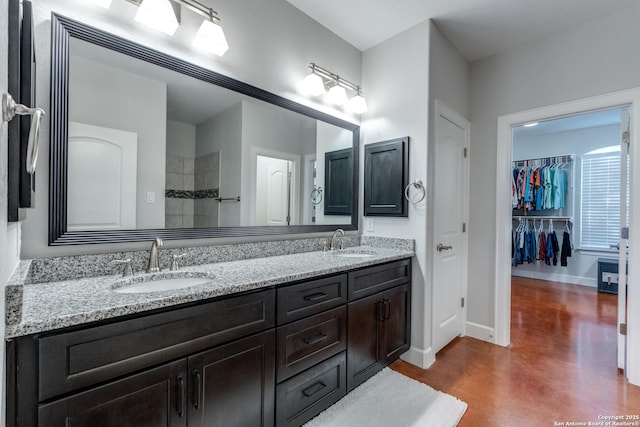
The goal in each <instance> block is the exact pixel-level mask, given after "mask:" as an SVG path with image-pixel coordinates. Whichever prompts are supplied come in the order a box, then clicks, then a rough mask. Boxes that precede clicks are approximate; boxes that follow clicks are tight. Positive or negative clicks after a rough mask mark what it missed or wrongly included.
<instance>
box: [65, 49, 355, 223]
mask: <svg viewBox="0 0 640 427" xmlns="http://www.w3.org/2000/svg"><path fill="white" fill-rule="evenodd" d="M69 47H70V57H69V58H70V60H69V172H68V173H69V190H68V197H69V201H68V223H67V226H68V229H69V230H96V229H130V228H142V229H145V228H165V227H166V228H184V227H235V226H250V225H264V226H267V225H268V226H271V225H292V224H307V225H311V224H343V223H348V222H349V221H350V215H351V212H350V211H342V212H340V214H341V215H339V216H335V215H331V214H327V215H325V214H324V205H323V204H322V203H320V204H318V205H313V203H312V200H311V192H312V191H313V184H312V183H306V184H305V183H304V177H305V176H308V175H311V176H314V175H315V177H316V180H318V181H319V182H322V181H323V179H324V175H325V174H324V168H323V166H324V165H323V162H322V161H318V158H320V159H324V157H325V153H326V152H328V151H332V150H340V149H347V150H349V151H350V150H351V145H352V133H351V132H350V131H348V130H345V129H342V128H339V127H337V126H334V125H331V124H328V123H324V122H320V121H318V120H316V119H313V118H311V117H307V116H303V115H300V114H297V113H294V112H292V111H288V110H284V109H282V108H279V107H275V106H273V105H269V104H267V103H265V102H262V101H258V100H254V99H251V98H249V97H247V96H242V95H240V94H237V93H234V92H232V91H230V90H228V89H224V88H221V87H218V86H215V85H211V84H209V83H206V82H203V81H201V80H197V79H194V78H192V77H187V76H184V75H182V74H180V73H177V72H175V71H171V70H167V69H166V68H161V67H158V66H156V65H153V64H149V63H145V62H143V61H141V60H139V59H135V58H132V57H130V56H127V55H123V54H121V53H118V52H115V51H113V50H109V49H105V48H103V47H99V46H95V45H92V44H89V43H87V42H84V41H81V40H77V39H71V41H70V43H69ZM305 160H306V161H305ZM311 160H315V161H316V163H315V170H307V169H310V168H313V167H314V164H312V163H311ZM349 161H350V157H349ZM318 168H319V169H320V171H321V172H319V171H318ZM342 178H343V179H344V178H348V181H347V183H349V182H350V179H351V174H349V175H348V177H347V176H345V175H343V176H342ZM332 186H334V187H337V188H346V187H347V186H346V185H345V183H344V182H336V183H333V185H332ZM343 198H345V199H348V200H350V199H351V194H350V192H349V194H345V195H344V196H343ZM312 208H314V209H312ZM313 211H314V212H313ZM308 212H313V213H314V214H315V215H309V214H308Z"/></svg>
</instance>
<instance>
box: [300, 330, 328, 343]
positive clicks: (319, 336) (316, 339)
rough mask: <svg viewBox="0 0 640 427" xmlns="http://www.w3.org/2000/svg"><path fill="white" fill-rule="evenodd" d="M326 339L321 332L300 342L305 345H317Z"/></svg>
mask: <svg viewBox="0 0 640 427" xmlns="http://www.w3.org/2000/svg"><path fill="white" fill-rule="evenodd" d="M326 339H327V335H326V334H323V333H322V332H318V334H317V335H315V336H313V337H309V338H303V339H302V341H304V343H305V344H307V345H311V344H316V343H319V342H320V341H324V340H326Z"/></svg>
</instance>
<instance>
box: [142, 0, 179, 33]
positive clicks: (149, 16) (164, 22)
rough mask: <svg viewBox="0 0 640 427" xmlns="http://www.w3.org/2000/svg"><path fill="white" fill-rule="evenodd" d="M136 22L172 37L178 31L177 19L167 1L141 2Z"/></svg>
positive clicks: (149, 0)
mask: <svg viewBox="0 0 640 427" xmlns="http://www.w3.org/2000/svg"><path fill="white" fill-rule="evenodd" d="M136 21H138V22H140V23H142V24H144V25H148V26H149V27H151V28H155V29H156V30H159V31H162V32H163V33H166V34H169V35H170V36H172V35H173V34H174V33H175V32H176V30H177V29H178V25H179V24H178V19H177V18H176V14H175V12H174V11H173V7H172V6H171V3H170V2H169V0H143V1H142V4H141V5H140V6H139V7H138V13H137V14H136Z"/></svg>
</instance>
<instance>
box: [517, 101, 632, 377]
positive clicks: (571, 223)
mask: <svg viewBox="0 0 640 427" xmlns="http://www.w3.org/2000/svg"><path fill="white" fill-rule="evenodd" d="M628 125H629V114H628V107H618V108H612V109H605V110H599V111H593V112H587V113H581V114H576V115H571V116H568V117H561V118H555V119H550V120H545V121H540V122H529V123H524V124H521V125H518V126H514V127H513V128H512V131H513V135H512V150H511V151H512V159H513V160H512V178H513V179H512V190H511V191H512V209H513V210H512V232H513V241H512V244H513V247H514V249H513V252H512V254H513V257H512V259H511V265H512V268H511V274H512V277H514V278H517V279H519V278H531V279H538V280H544V281H547V284H546V285H545V284H542V283H541V286H548V287H549V288H551V287H552V283H551V282H562V283H568V284H571V285H580V286H587V287H590V288H591V290H592V291H593V296H594V297H595V296H597V292H604V293H609V294H617V293H618V292H617V291H618V289H619V286H621V287H625V285H626V280H625V279H626V274H624V275H619V274H618V273H617V272H618V268H617V267H618V262H619V258H620V254H619V249H618V248H619V247H620V241H621V240H620V238H621V236H620V230H621V228H623V227H626V226H627V224H628V215H627V213H628V205H629V193H628V191H627V188H628V178H627V177H628V173H627V171H628V165H629V159H628V155H627V150H626V147H627V145H626V144H625V143H624V142H623V139H624V135H625V133H627V134H628V130H629V126H628ZM624 246H625V250H624V251H621V252H623V253H622V255H623V257H626V243H625V244H624ZM622 265H625V266H626V260H623V263H622ZM614 267H615V268H614ZM625 269H626V268H625ZM519 282H521V280H519ZM624 290H626V289H623V291H624ZM621 300H622V302H623V304H624V305H626V296H625V295H621ZM532 304H535V302H532ZM559 307H563V310H566V307H567V306H566V305H565V304H559ZM563 315H565V316H570V317H573V316H576V315H578V313H563ZM623 315H624V314H623ZM611 328H612V330H611V334H615V325H611ZM575 339H577V340H579V339H580V338H579V337H577V338H575ZM585 344H586V343H585ZM620 344H621V347H622V348H624V342H621V343H620ZM623 355H624V351H621V352H620V356H623ZM617 363H618V367H619V368H624V357H620V358H619V360H618V361H617Z"/></svg>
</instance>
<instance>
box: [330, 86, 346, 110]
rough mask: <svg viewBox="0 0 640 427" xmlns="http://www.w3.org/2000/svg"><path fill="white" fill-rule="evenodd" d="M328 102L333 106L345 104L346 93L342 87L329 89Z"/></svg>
mask: <svg viewBox="0 0 640 427" xmlns="http://www.w3.org/2000/svg"><path fill="white" fill-rule="evenodd" d="M327 97H328V99H329V102H331V103H332V104H335V105H344V104H346V103H347V91H346V90H345V88H343V87H342V86H338V85H336V86H334V87H332V88H331V89H329V93H328V94H327Z"/></svg>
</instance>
